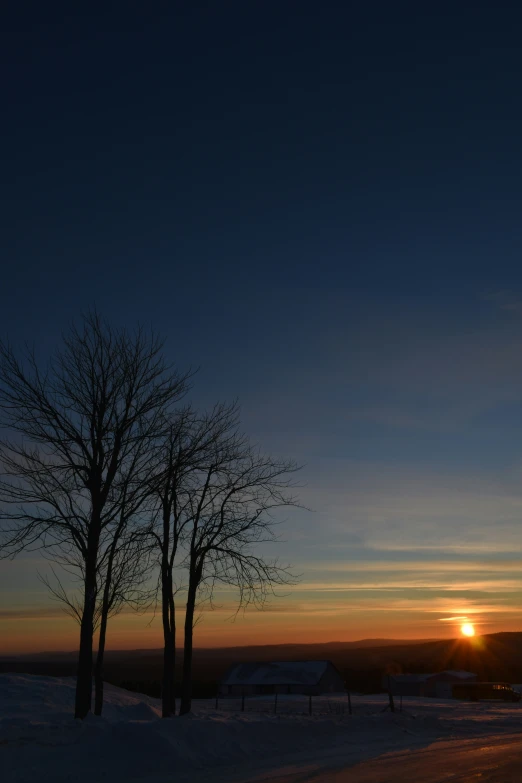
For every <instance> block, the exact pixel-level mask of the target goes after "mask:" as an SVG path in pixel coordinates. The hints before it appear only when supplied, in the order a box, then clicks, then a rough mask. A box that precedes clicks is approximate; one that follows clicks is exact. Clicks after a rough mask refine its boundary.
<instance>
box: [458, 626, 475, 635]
mask: <svg viewBox="0 0 522 783" xmlns="http://www.w3.org/2000/svg"><path fill="white" fill-rule="evenodd" d="M460 630H461V631H462V633H463V635H464V636H475V629H474V628H473V626H472V625H471V623H464V624H463V625H461V626H460Z"/></svg>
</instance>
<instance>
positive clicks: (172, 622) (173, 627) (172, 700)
mask: <svg viewBox="0 0 522 783" xmlns="http://www.w3.org/2000/svg"><path fill="white" fill-rule="evenodd" d="M170 581H171V593H170V596H169V598H170V600H169V610H170V628H171V634H172V646H171V661H170V670H171V673H172V676H171V683H170V711H171V713H172V715H175V714H176V680H175V674H176V614H175V605H174V595H173V593H172V574H171V578H170Z"/></svg>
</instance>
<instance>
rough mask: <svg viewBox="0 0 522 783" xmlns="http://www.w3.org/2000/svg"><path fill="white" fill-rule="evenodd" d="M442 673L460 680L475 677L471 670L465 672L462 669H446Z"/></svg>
mask: <svg viewBox="0 0 522 783" xmlns="http://www.w3.org/2000/svg"><path fill="white" fill-rule="evenodd" d="M442 674H451V675H452V677H459V678H460V679H461V680H469V679H470V678H471V677H476V676H477V675H476V674H473V672H466V671H464V669H446V671H444V672H442Z"/></svg>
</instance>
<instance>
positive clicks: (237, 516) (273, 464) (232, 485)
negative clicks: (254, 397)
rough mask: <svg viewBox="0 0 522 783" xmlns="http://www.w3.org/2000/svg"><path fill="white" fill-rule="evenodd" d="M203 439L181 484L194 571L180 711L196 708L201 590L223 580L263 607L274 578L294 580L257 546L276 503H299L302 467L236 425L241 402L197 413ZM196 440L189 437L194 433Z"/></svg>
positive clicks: (271, 536)
mask: <svg viewBox="0 0 522 783" xmlns="http://www.w3.org/2000/svg"><path fill="white" fill-rule="evenodd" d="M192 437H193V439H194V440H195V441H196V442H199V443H201V444H202V448H201V450H200V451H199V452H198V456H197V459H195V460H190V459H189V460H188V467H187V469H186V470H185V471H184V473H183V475H181V476H180V479H179V482H178V485H177V487H176V490H175V495H176V503H177V507H178V509H179V517H180V521H179V522H178V527H179V528H180V529H181V530H182V542H183V545H184V548H185V550H186V556H185V561H184V564H185V565H186V567H187V570H188V586H187V602H186V613H185V626H184V653H183V674H182V687H181V706H180V714H185V713H187V712H189V711H190V707H191V689H192V652H193V629H194V619H195V610H196V606H197V603H198V593H200V592H201V590H202V588H204V587H205V588H206V589H207V595H210V596H211V595H212V590H213V586H214V585H215V584H216V583H217V582H223V583H226V584H233V585H235V586H237V588H238V589H239V600H240V606H246V605H247V604H250V603H254V604H256V605H257V606H262V605H263V603H264V601H265V600H266V598H267V597H268V595H269V594H270V593H271V592H273V590H274V588H275V586H276V585H286V584H291V583H292V582H293V579H294V578H293V576H292V575H291V573H290V572H289V569H288V568H287V567H284V566H281V565H279V563H278V562H277V561H276V560H274V561H271V560H268V559H266V558H265V557H264V556H262V555H261V554H258V553H256V552H255V547H256V546H257V545H260V544H264V543H267V542H273V541H275V540H276V535H275V525H276V518H275V516H274V512H275V510H276V509H279V508H282V507H285V506H291V505H296V503H297V501H296V499H295V498H294V497H293V496H292V495H291V494H290V489H291V488H292V487H293V486H295V484H294V483H293V479H292V477H293V474H294V473H295V471H296V470H298V468H297V466H296V465H295V464H294V463H293V462H290V461H287V460H277V459H273V458H272V457H269V456H264V455H263V454H261V453H260V452H258V451H257V450H256V449H255V448H253V447H252V446H251V445H250V443H249V441H248V440H247V438H245V437H244V436H243V435H242V434H241V433H240V432H239V431H238V428H237V409H236V408H235V407H233V408H230V409H226V408H223V409H221V411H219V410H218V411H217V415H216V414H215V412H214V414H211V415H209V416H204V417H202V418H200V419H199V420H196V421H195V422H194V424H193V435H192ZM189 440H190V439H189Z"/></svg>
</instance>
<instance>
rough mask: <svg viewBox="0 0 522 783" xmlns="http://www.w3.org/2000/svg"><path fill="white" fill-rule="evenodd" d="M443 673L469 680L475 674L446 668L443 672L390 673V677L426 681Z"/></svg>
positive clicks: (409, 680)
mask: <svg viewBox="0 0 522 783" xmlns="http://www.w3.org/2000/svg"><path fill="white" fill-rule="evenodd" d="M443 674H449V675H450V676H451V677H458V679H459V680H470V679H473V678H474V677H476V676H477V675H476V674H473V672H466V671H464V670H462V669H446V670H445V671H443V672H432V673H431V674H391V675H390V677H391V678H392V680H395V682H427V681H428V680H431V678H432V677H440V676H441V675H443Z"/></svg>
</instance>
